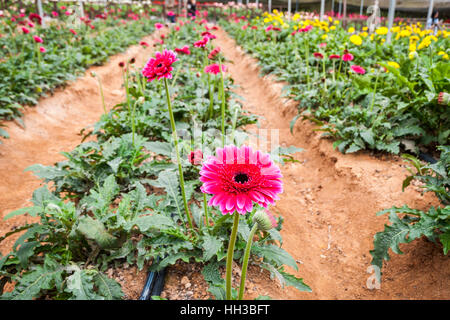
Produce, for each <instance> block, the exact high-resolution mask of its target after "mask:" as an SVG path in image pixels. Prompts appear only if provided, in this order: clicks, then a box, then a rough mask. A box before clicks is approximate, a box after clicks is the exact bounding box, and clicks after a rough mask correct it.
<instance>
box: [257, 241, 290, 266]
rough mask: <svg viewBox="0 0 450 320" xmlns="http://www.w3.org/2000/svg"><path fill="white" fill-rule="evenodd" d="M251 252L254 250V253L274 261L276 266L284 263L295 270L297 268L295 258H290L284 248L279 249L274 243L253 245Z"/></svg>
mask: <svg viewBox="0 0 450 320" xmlns="http://www.w3.org/2000/svg"><path fill="white" fill-rule="evenodd" d="M252 252H254V253H255V254H256V255H258V256H260V257H263V258H264V259H266V260H268V261H269V262H272V263H275V265H277V266H282V265H284V264H285V265H287V266H290V267H292V268H294V269H295V270H298V267H297V263H296V262H295V259H294V258H292V256H291V255H290V254H289V253H287V252H286V251H285V250H284V249H281V248H280V247H277V246H274V245H264V246H258V245H253V246H252Z"/></svg>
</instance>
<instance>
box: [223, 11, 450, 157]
mask: <svg viewBox="0 0 450 320" xmlns="http://www.w3.org/2000/svg"><path fill="white" fill-rule="evenodd" d="M264 20H265V19H263V18H261V19H260V18H258V19H253V20H249V21H238V22H236V21H235V20H228V21H226V20H221V21H220V24H221V25H222V26H223V27H224V29H225V30H226V31H227V32H228V33H230V34H231V35H232V36H233V37H234V38H235V39H236V41H237V43H238V44H239V45H241V46H242V47H243V48H244V50H246V51H247V52H248V53H250V54H252V55H253V56H255V57H256V58H257V59H258V62H259V65H260V68H261V72H262V74H271V75H274V76H275V77H276V78H277V80H280V81H283V82H285V83H287V85H286V86H285V87H284V88H283V92H284V93H283V96H284V97H288V98H290V99H293V100H295V101H298V110H299V113H298V115H296V116H295V117H294V118H293V119H292V121H291V123H290V130H291V132H292V131H293V128H294V125H295V123H296V122H297V121H298V119H308V120H310V121H313V122H315V123H316V124H317V125H318V126H319V130H320V131H323V132H324V136H325V137H331V138H333V139H334V140H335V143H334V147H335V148H338V150H339V151H341V152H343V153H353V152H357V151H360V150H367V149H368V150H376V151H381V152H387V153H394V154H398V153H400V152H401V151H403V150H408V151H409V152H412V153H417V152H418V148H419V147H427V148H429V149H431V150H432V149H434V147H435V146H436V145H448V144H449V142H450V130H449V128H450V113H449V112H448V106H445V105H441V104H439V103H438V94H439V93H440V92H449V90H450V85H449V83H450V82H449V81H448V80H449V78H448V74H449V73H448V72H446V71H449V70H450V62H449V61H448V60H444V59H443V58H442V55H438V54H437V53H438V52H439V51H444V52H445V48H447V47H448V45H449V39H448V37H445V36H442V35H441V36H438V37H437V38H436V39H437V40H436V42H435V41H434V40H433V41H432V44H431V45H430V48H429V50H426V49H423V50H418V51H417V53H418V56H417V57H416V58H415V59H414V60H410V58H409V57H408V53H409V50H408V48H409V41H408V37H401V38H399V39H397V38H395V40H393V43H392V44H391V45H390V46H388V45H386V44H385V45H382V44H381V40H382V39H383V37H380V36H376V37H375V38H374V39H373V40H371V39H370V37H363V38H362V39H363V43H362V45H360V46H357V45H353V44H352V43H351V42H350V41H349V37H350V35H351V34H350V33H348V32H347V30H345V29H344V28H342V27H341V26H339V25H338V26H335V30H330V29H328V28H329V27H327V28H325V27H321V26H319V23H318V22H317V23H316V22H313V23H312V25H313V28H312V30H310V31H309V32H304V33H297V34H295V35H291V34H290V33H291V32H293V31H295V30H296V29H295V28H297V27H298V23H299V21H284V24H285V25H287V26H288V27H287V28H282V30H281V31H269V32H267V31H266V30H265V28H266V27H267V26H268V25H271V24H272V23H273V22H274V20H270V19H269V20H270V21H268V22H264ZM245 24H249V25H248V27H247V28H246V29H245V30H244V29H242V28H243V26H244V25H245ZM252 27H256V29H252ZM323 37H327V40H324V38H323ZM323 42H326V47H325V48H320V47H319V44H321V43H323ZM344 49H345V50H348V51H349V52H350V53H351V54H353V56H354V60H353V61H351V62H342V61H341V60H332V59H329V58H328V57H329V56H330V55H331V54H338V55H342V54H343V51H344ZM314 52H321V53H322V54H323V55H324V59H316V58H315V57H313V53H314ZM390 61H394V62H397V63H398V64H399V65H400V68H399V69H396V68H394V67H392V66H391V65H389V64H388V62H390ZM323 63H324V64H325V65H324V67H325V74H324V73H323V72H322V70H323V69H322V68H323ZM350 65H360V66H362V67H363V68H364V69H365V70H366V72H365V74H364V75H359V74H355V73H353V72H352V71H351V70H350Z"/></svg>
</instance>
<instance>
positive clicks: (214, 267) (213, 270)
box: [202, 261, 225, 286]
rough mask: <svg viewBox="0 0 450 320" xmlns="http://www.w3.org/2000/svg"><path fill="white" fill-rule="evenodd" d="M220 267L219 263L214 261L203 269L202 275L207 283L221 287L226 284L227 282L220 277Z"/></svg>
mask: <svg viewBox="0 0 450 320" xmlns="http://www.w3.org/2000/svg"><path fill="white" fill-rule="evenodd" d="M219 266H220V264H219V262H217V261H213V262H210V263H208V264H207V265H206V266H204V267H203V270H202V275H203V277H204V278H205V281H206V282H208V283H210V284H213V285H216V286H220V285H222V284H224V283H225V280H224V279H223V278H222V277H221V275H220V269H219Z"/></svg>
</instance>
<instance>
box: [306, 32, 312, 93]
mask: <svg viewBox="0 0 450 320" xmlns="http://www.w3.org/2000/svg"><path fill="white" fill-rule="evenodd" d="M305 58H306V59H305V62H306V83H307V85H308V90H309V89H310V82H311V80H310V79H309V44H308V40H306V57H305Z"/></svg>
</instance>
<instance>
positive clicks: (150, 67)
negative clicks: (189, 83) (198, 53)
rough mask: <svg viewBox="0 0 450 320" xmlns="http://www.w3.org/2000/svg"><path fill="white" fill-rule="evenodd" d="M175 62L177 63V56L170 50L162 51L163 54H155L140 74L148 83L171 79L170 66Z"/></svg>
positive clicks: (171, 68)
mask: <svg viewBox="0 0 450 320" xmlns="http://www.w3.org/2000/svg"><path fill="white" fill-rule="evenodd" d="M175 61H178V59H177V54H176V53H175V52H173V51H171V50H166V49H164V51H163V52H156V54H155V57H154V58H150V60H148V62H147V64H146V65H145V67H144V69H143V70H142V74H143V75H144V77H146V78H147V81H148V82H150V81H153V80H155V79H158V80H160V79H161V78H167V79H172V73H171V71H172V70H173V67H172V64H173V63H174V62H175Z"/></svg>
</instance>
